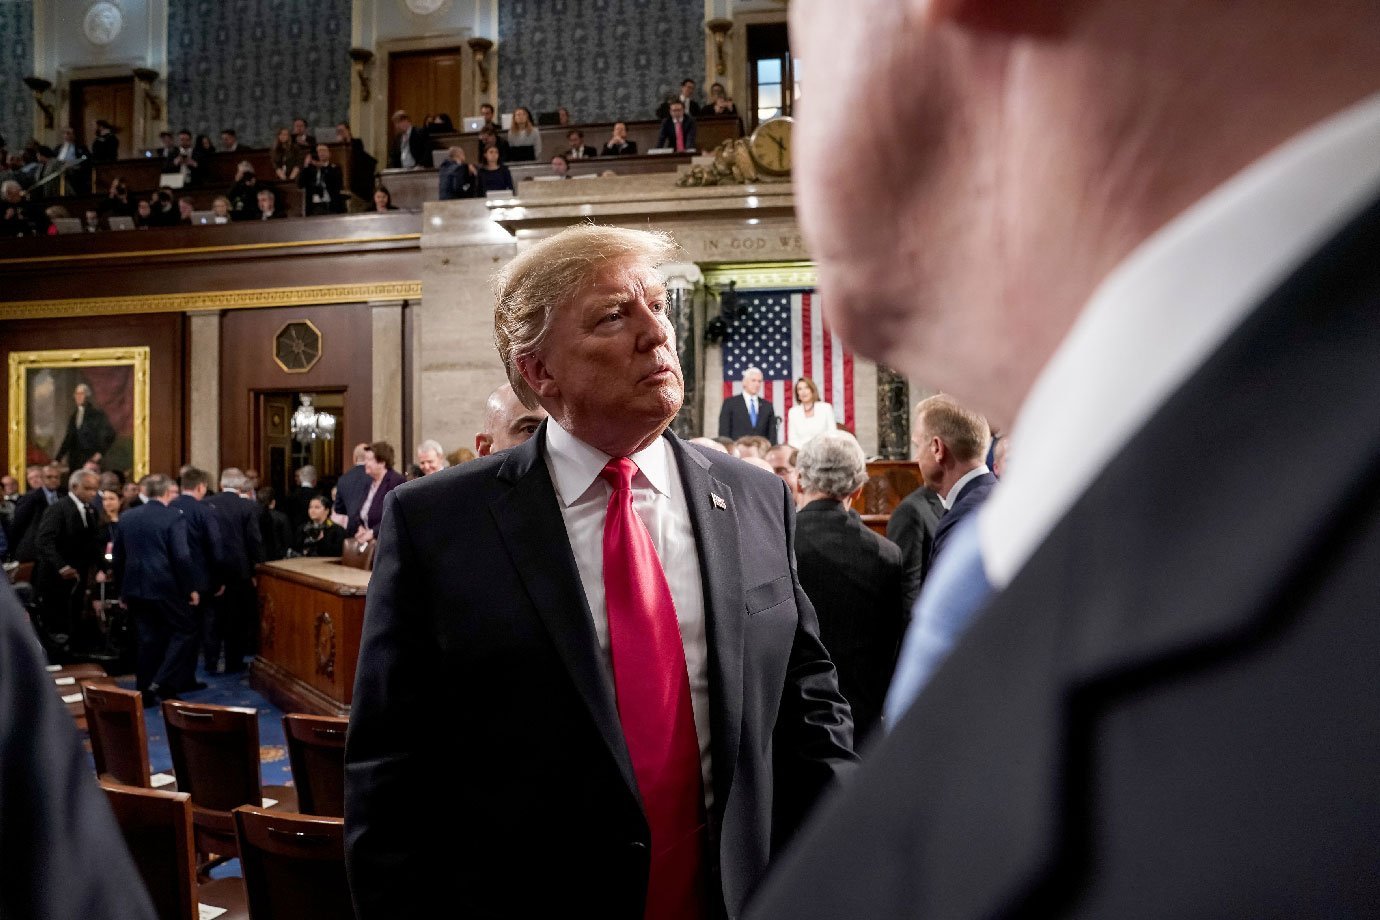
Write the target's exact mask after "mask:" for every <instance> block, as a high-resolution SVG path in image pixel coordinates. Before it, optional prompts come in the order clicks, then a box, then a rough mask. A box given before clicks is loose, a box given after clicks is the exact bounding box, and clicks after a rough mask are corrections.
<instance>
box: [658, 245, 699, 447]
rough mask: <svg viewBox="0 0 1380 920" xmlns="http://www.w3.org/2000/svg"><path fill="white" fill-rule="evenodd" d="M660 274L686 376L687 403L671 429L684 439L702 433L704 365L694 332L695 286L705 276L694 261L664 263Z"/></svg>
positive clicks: (681, 367) (672, 423)
mask: <svg viewBox="0 0 1380 920" xmlns="http://www.w3.org/2000/svg"><path fill="white" fill-rule="evenodd" d="M661 273H662V275H664V276H665V278H666V309H667V312H668V313H669V314H670V317H671V323H672V325H673V326H674V327H675V330H676V352H677V353H678V355H679V357H680V369H681V373H682V374H683V375H684V377H685V402H684V403H683V404H682V405H681V407H680V412H679V413H677V414H676V417H675V419H674V420H673V421H672V422H671V430H672V431H674V432H675V433H676V434H678V435H680V436H681V437H682V438H693V437H696V436H698V435H699V433H700V429H701V428H702V427H703V425H702V423H701V420H702V419H703V418H704V387H702V386H701V385H700V383H701V380H702V379H703V371H704V368H703V367H701V361H700V353H701V349H700V341H699V336H698V335H696V333H695V285H696V284H698V283H699V281H700V279H701V278H702V277H703V276H702V275H701V274H700V267H699V266H698V265H696V264H695V263H693V262H672V263H669V264H667V265H663V266H661Z"/></svg>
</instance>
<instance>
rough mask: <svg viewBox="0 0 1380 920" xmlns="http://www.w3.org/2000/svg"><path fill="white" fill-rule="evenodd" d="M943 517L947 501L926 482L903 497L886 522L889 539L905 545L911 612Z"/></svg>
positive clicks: (907, 585)
mask: <svg viewBox="0 0 1380 920" xmlns="http://www.w3.org/2000/svg"><path fill="white" fill-rule="evenodd" d="M943 516H944V503H943V502H942V501H940V500H939V496H938V495H937V494H935V491H934V490H933V489H931V488H930V487H929V486H927V485H924V484H923V483H922V484H921V485H920V488H918V489H916V490H915V491H913V492H911V493H910V494H909V495H907V496H906V497H905V498H903V499H901V503H900V504H899V505H897V506H896V508H895V509H894V510H893V511H892V512H891V519H890V520H888V521H887V522H886V538H887V539H888V540H890V541H891V542H892V543H895V544H896V545H897V546H899V547H901V556H902V558H904V559H905V566H906V610H907V611H909V610H910V609H911V607H912V606H914V604H915V599H916V598H917V597H919V596H920V588H921V586H923V585H924V583H925V576H926V575H927V574H929V570H930V555H931V554H932V553H933V552H934V534H935V531H937V530H938V529H939V519H940V518H941V517H943Z"/></svg>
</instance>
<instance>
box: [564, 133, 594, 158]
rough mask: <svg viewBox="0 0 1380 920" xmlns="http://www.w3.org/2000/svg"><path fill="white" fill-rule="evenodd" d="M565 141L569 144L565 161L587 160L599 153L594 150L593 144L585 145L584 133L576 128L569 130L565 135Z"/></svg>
mask: <svg viewBox="0 0 1380 920" xmlns="http://www.w3.org/2000/svg"><path fill="white" fill-rule="evenodd" d="M565 139H566V142H567V143H569V144H570V146H569V147H567V148H566V151H565V158H566V159H567V160H588V159H592V158H594V157H596V156H598V155H599V151H597V150H595V149H594V145H593V144H586V143H585V132H583V131H581V130H580V129H578V128H573V129H571V131H570V132H569V133H567V134H566V136H565Z"/></svg>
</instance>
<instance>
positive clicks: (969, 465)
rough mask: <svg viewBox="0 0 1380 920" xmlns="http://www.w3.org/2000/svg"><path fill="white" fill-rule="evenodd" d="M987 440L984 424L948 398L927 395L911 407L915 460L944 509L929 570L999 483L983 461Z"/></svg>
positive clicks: (936, 528)
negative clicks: (928, 396)
mask: <svg viewBox="0 0 1380 920" xmlns="http://www.w3.org/2000/svg"><path fill="white" fill-rule="evenodd" d="M991 439H992V433H991V429H990V428H988V427H987V420H986V419H984V418H983V417H982V416H980V415H978V414H977V413H976V412H973V411H971V410H970V409H967V408H965V407H963V406H961V405H959V404H958V402H957V401H955V400H954V399H953V398H951V397H949V396H945V395H943V394H940V395H938V396H931V397H930V398H929V399H926V400H922V401H921V402H920V404H919V405H918V406H916V407H915V432H914V434H912V435H911V441H912V442H913V443H914V444H915V460H916V462H917V463H918V464H919V465H920V475H921V477H923V478H924V480H925V485H926V486H928V487H929V488H930V489H932V490H933V491H934V494H936V495H938V496H939V501H940V503H941V504H943V506H944V508H945V513H944V516H943V517H941V518H940V519H939V524H938V526H936V527H935V529H934V545H933V546H931V547H930V557H929V563H928V564H929V565H931V566H933V565H934V562H935V560H936V559H938V558H939V554H940V552H941V551H942V550H943V549H944V545H945V543H947V542H948V540H949V535H950V534H951V533H953V531H954V528H956V527H957V526H958V525H959V524H960V523H962V522H963V519H964V518H966V517H967V516H968V515H970V514H973V513H974V512H976V511H977V510H978V509H979V508H981V507H982V505H983V503H984V502H986V501H987V497H988V496H989V495H990V494H991V493H992V487H993V486H995V485H996V484H997V477H995V476H993V475H992V472H991V470H989V469H987V464H986V463H984V462H983V458H984V457H985V456H987V442H988V441H990V440H991Z"/></svg>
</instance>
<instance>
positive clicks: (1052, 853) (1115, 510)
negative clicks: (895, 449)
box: [753, 203, 1380, 920]
mask: <svg viewBox="0 0 1380 920" xmlns="http://www.w3.org/2000/svg"><path fill="white" fill-rule="evenodd" d="M1377 247H1380V203H1372V204H1371V206H1370V207H1369V208H1368V209H1367V210H1366V211H1365V212H1364V213H1363V214H1362V215H1361V216H1360V217H1359V218H1358V219H1357V220H1355V221H1354V222H1353V223H1352V224H1351V225H1350V226H1348V227H1347V228H1345V229H1344V230H1343V231H1342V232H1341V234H1340V235H1339V236H1338V237H1337V238H1336V239H1334V240H1333V242H1332V243H1330V244H1329V245H1328V246H1326V247H1324V248H1323V249H1322V250H1321V251H1320V252H1318V253H1316V254H1315V255H1314V256H1313V257H1312V258H1310V259H1309V260H1308V261H1307V262H1306V263H1305V264H1304V265H1303V266H1302V267H1301V268H1299V269H1298V270H1297V271H1295V272H1294V273H1293V274H1292V276H1291V277H1290V278H1289V279H1288V280H1287V281H1286V282H1285V283H1284V284H1283V285H1282V286H1281V287H1280V288H1279V289H1278V290H1277V291H1275V292H1274V293H1273V294H1272V295H1271V296H1270V297H1269V298H1267V299H1266V300H1265V301H1264V302H1263V303H1262V304H1261V305H1260V306H1259V307H1258V308H1257V309H1256V311H1255V312H1254V313H1253V314H1252V315H1251V316H1249V317H1248V318H1247V319H1246V320H1245V321H1244V322H1243V324H1242V325H1241V326H1240V327H1239V328H1238V329H1237V330H1236V331H1235V332H1234V333H1233V334H1232V335H1231V336H1230V337H1229V338H1228V339H1227V341H1226V342H1225V343H1224V344H1223V345H1222V346H1221V348H1219V350H1218V351H1217V352H1216V353H1215V354H1213V355H1212V356H1211V357H1209V358H1208V359H1207V361H1206V363H1205V364H1204V365H1203V366H1202V367H1201V368H1200V369H1199V370H1198V371H1197V372H1196V373H1195V374H1194V375H1193V376H1192V377H1191V378H1190V379H1189V380H1188V381H1187V382H1186V383H1185V384H1184V385H1183V386H1182V387H1181V388H1180V389H1179V390H1178V392H1176V393H1175V394H1173V395H1171V396H1170V397H1169V399H1168V400H1167V401H1166V402H1165V403H1164V404H1163V406H1162V407H1161V408H1160V409H1159V411H1157V412H1156V413H1155V415H1154V416H1152V418H1151V419H1150V420H1149V421H1148V422H1147V423H1146V425H1145V427H1144V428H1143V429H1141V431H1140V432H1139V433H1138V434H1136V435H1135V436H1134V437H1133V438H1132V439H1131V441H1129V442H1128V443H1127V445H1126V446H1125V448H1124V449H1123V450H1122V451H1121V452H1120V453H1119V454H1118V455H1117V456H1116V457H1115V458H1114V459H1113V460H1112V461H1111V462H1110V463H1109V465H1108V466H1107V468H1106V469H1105V470H1103V471H1102V472H1101V473H1100V474H1099V475H1098V476H1097V478H1096V479H1095V480H1094V481H1093V482H1092V483H1091V484H1090V485H1089V488H1088V490H1087V492H1086V493H1085V494H1084V495H1083V497H1082V498H1080V499H1079V500H1078V501H1077V503H1076V504H1075V505H1074V507H1073V508H1072V509H1071V510H1070V511H1069V513H1068V515H1067V516H1066V517H1065V518H1064V519H1063V520H1062V521H1061V522H1060V523H1059V524H1058V525H1056V527H1055V529H1054V530H1053V531H1052V532H1051V533H1050V535H1049V537H1048V538H1047V539H1046V540H1045V541H1044V543H1043V544H1042V545H1041V547H1040V548H1039V549H1038V550H1037V551H1036V552H1035V554H1034V555H1033V556H1032V557H1031V558H1030V560H1029V562H1027V564H1026V565H1025V566H1024V568H1023V569H1022V570H1021V571H1020V572H1019V573H1018V574H1017V576H1016V578H1015V579H1014V580H1013V581H1012V583H1011V584H1010V585H1009V586H1008V587H1007V589H1006V590H1005V591H1003V592H1002V593H1001V594H999V595H997V596H996V597H995V598H994V599H993V601H992V603H991V605H990V606H989V607H988V608H987V610H986V611H985V612H983V613H982V614H980V615H979V616H978V618H977V619H976V620H975V621H974V623H973V626H972V628H971V630H970V631H969V632H968V633H967V634H966V635H965V637H964V638H963V640H962V641H960V642H959V644H958V645H957V646H956V647H955V649H954V652H953V654H952V655H951V656H950V657H949V658H948V659H947V660H946V661H945V662H944V663H943V664H942V665H941V666H940V668H939V669H938V670H937V671H936V673H935V676H934V679H933V681H932V682H931V683H930V684H929V685H928V686H927V687H926V689H925V691H924V692H923V693H922V694H921V695H920V696H919V698H918V699H917V700H916V702H915V705H914V706H913V708H912V709H911V710H910V712H909V713H908V714H907V716H906V717H905V718H904V719H903V720H902V721H901V723H900V725H899V726H898V727H897V729H896V731H895V733H894V735H892V736H891V737H889V738H888V739H887V741H886V743H884V744H883V745H881V746H880V747H879V749H878V750H877V751H876V752H874V753H875V754H876V756H875V757H874V759H873V760H871V761H870V762H869V763H868V764H867V766H866V767H865V768H864V770H863V771H862V773H863V776H862V777H861V778H860V779H861V780H862V781H860V782H857V783H856V784H854V785H853V786H852V787H851V788H850V790H849V791H848V792H847V793H846V794H845V795H844V796H841V797H840V798H839V799H838V800H836V801H835V802H834V803H833V805H832V806H831V807H830V808H828V809H827V810H826V814H825V815H824V816H823V817H822V820H821V821H820V822H818V823H817V824H816V825H815V826H814V827H813V828H812V830H811V831H810V833H809V835H808V837H809V839H808V840H806V841H804V842H803V843H802V845H801V846H800V847H798V848H797V849H796V850H795V852H794V854H793V856H792V858H791V859H789V860H788V865H787V866H786V867H785V868H784V870H783V871H782V872H781V873H780V874H779V875H778V876H776V877H775V878H774V879H773V881H772V882H771V884H770V885H769V886H768V890H766V891H765V892H764V895H763V897H762V899H761V903H760V904H759V905H758V908H759V909H758V910H757V911H755V912H754V914H753V916H755V917H788V916H789V917H793V918H795V917H798V918H816V917H817V918H824V917H835V916H843V915H850V914H851V915H859V916H868V917H876V918H893V917H919V916H936V917H950V918H956V920H965V918H978V917H1014V916H1038V917H1170V916H1190V915H1195V916H1202V915H1207V914H1216V915H1226V914H1229V915H1231V916H1240V917H1258V916H1300V917H1302V916H1310V917H1324V916H1374V915H1375V914H1376V905H1377V904H1380V876H1378V875H1377V874H1376V873H1375V872H1373V871H1370V867H1371V865H1372V864H1373V860H1374V854H1375V853H1376V852H1377V851H1380V800H1377V798H1376V796H1375V795H1374V791H1375V774H1374V766H1375V764H1376V763H1377V762H1378V761H1380V694H1376V692H1375V674H1376V673H1377V671H1380V618H1377V617H1375V616H1374V615H1372V614H1373V610H1372V608H1373V606H1374V601H1373V596H1374V573H1375V571H1376V570H1377V567H1380V422H1377V421H1376V419H1375V415H1374V413H1373V412H1372V411H1370V410H1369V407H1373V406H1374V405H1375V403H1376V401H1377V400H1380V370H1377V366H1376V364H1375V362H1374V358H1373V356H1374V354H1375V351H1376V349H1378V348H1380V263H1377V261H1376V260H1375V258H1374V253H1375V252H1376V250H1377ZM1320 355H1327V356H1328V359H1327V361H1326V362H1325V363H1321V364H1320V363H1319V356H1320ZM1320 406H1322V407H1326V409H1325V410H1324V411H1320V409H1319V407H1320ZM1281 430H1289V431H1295V432H1299V433H1302V434H1304V436H1306V437H1307V439H1308V443H1309V444H1310V445H1311V446H1312V448H1313V449H1315V450H1316V451H1317V452H1318V455H1319V456H1325V457H1327V458H1328V459H1327V462H1325V463H1322V464H1319V465H1317V466H1315V467H1314V468H1313V469H1312V472H1313V473H1314V474H1315V475H1310V476H1306V477H1301V478H1300V479H1299V480H1298V481H1296V482H1294V483H1291V488H1289V489H1286V490H1280V489H1279V488H1278V477H1279V470H1280V469H1281V468H1284V467H1287V466H1288V464H1290V463H1291V462H1293V461H1291V459H1290V455H1291V451H1292V447H1291V439H1281V438H1279V437H1278V432H1279V431H1281ZM1223 431H1230V432H1232V433H1233V437H1232V438H1231V439H1229V440H1228V439H1224V438H1223V437H1222V432H1223ZM1186 451H1191V452H1193V454H1194V455H1195V456H1198V457H1200V458H1201V459H1202V462H1203V463H1204V464H1205V465H1206V466H1207V467H1208V468H1212V469H1214V470H1215V471H1218V472H1219V475H1216V476H1212V477H1196V478H1195V477H1192V476H1187V477H1186V476H1184V475H1183V471H1182V468H1181V467H1179V466H1178V465H1177V463H1176V461H1175V458H1176V457H1179V456H1183V455H1184V452H1186ZM1205 454H1206V455H1205ZM1147 496H1153V497H1154V501H1155V508H1154V513H1153V514H1147V515H1144V516H1138V517H1136V518H1134V519H1130V520H1128V518H1127V514H1126V509H1127V508H1132V507H1143V506H1144V503H1145V501H1146V497H1147ZM1185 521H1189V522H1194V525H1195V526H1189V527H1186V526H1185V525H1184V522H1185ZM1112 522H1114V523H1115V526H1112ZM1299 522H1304V523H1303V524H1300V523H1299ZM936 739H942V742H937V741H936ZM1239 828H1249V829H1250V832H1249V833H1248V834H1236V833H1233V832H1231V831H1230V830H1228V829H1239ZM1204 867H1210V871H1207V872H1205V871H1204ZM1147 878H1150V879H1153V884H1147V883H1146V879H1147ZM1205 905H1211V906H1205Z"/></svg>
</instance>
